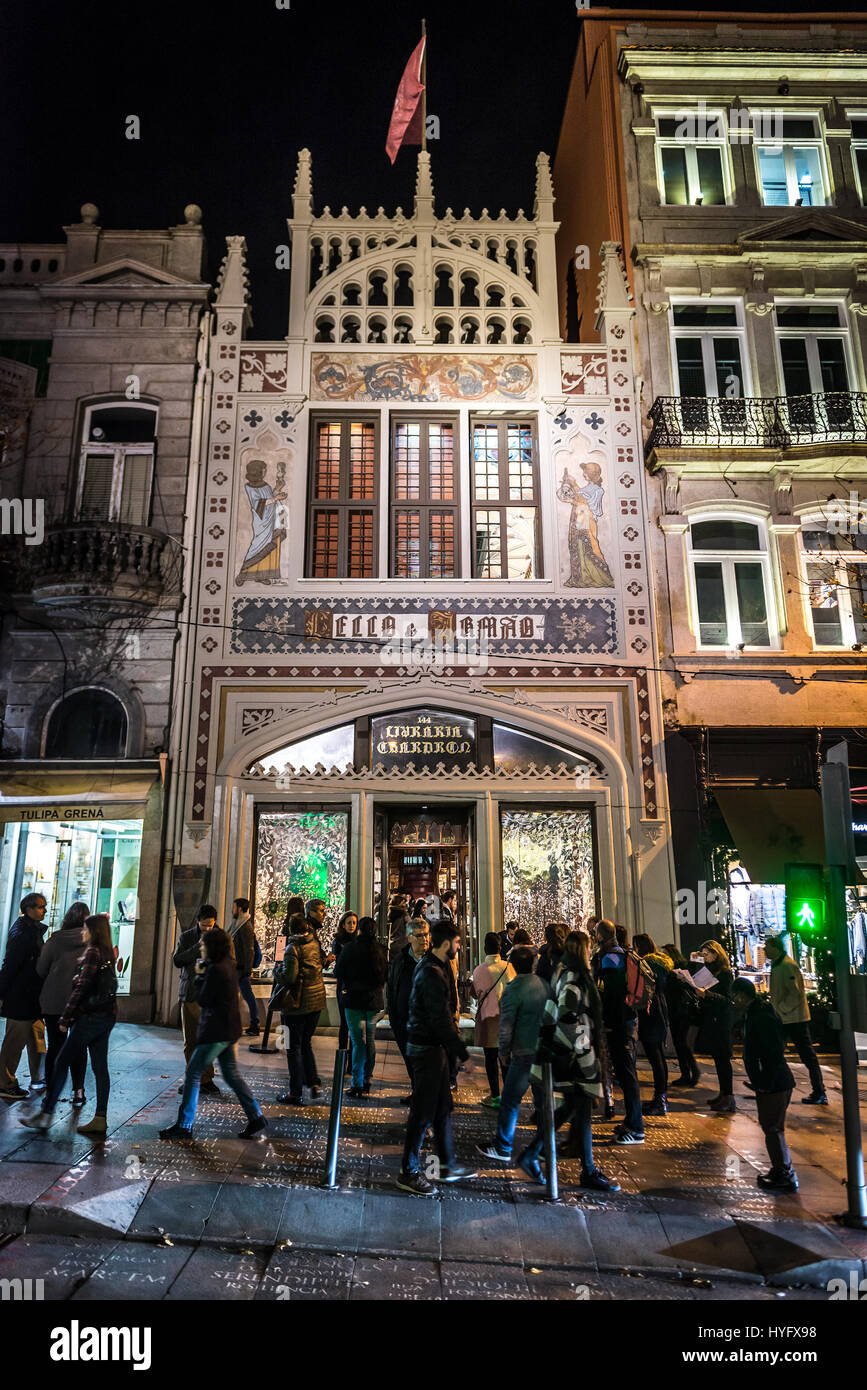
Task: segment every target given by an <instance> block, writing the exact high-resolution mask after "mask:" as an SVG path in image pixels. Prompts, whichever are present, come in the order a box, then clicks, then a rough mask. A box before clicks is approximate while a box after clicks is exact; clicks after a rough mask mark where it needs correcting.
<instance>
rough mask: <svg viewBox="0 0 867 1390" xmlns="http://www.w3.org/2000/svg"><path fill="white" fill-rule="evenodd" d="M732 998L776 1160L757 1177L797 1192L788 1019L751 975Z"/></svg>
mask: <svg viewBox="0 0 867 1390" xmlns="http://www.w3.org/2000/svg"><path fill="white" fill-rule="evenodd" d="M732 1003H733V1004H734V1007H735V1009H736V1010H737V1012H738V1013H739V1014H742V1015H743V1020H744V1067H745V1069H746V1073H747V1076H748V1077H749V1079H750V1084H751V1085H752V1086H753V1088H754V1089H755V1093H756V1105H757V1107H758V1112H759V1124H760V1125H761V1127H762V1130H763V1131H764V1135H765V1146H766V1148H767V1150H768V1157H769V1158H770V1160H771V1171H770V1172H769V1173H760V1174H759V1176H758V1178H757V1180H756V1181H757V1182H758V1185H759V1187H764V1188H767V1189H768V1190H770V1191H771V1192H797V1190H798V1179H797V1176H796V1174H795V1171H794V1169H793V1168H792V1158H791V1155H790V1153H789V1148H788V1145H787V1144H786V1111H787V1110H788V1108H789V1101H790V1100H791V1099H792V1091H793V1090H794V1087H795V1078H794V1077H793V1076H792V1073H791V1071H790V1070H789V1065H788V1063H787V1062H786V1060H785V1057H784V1056H783V1053H784V1050H785V1046H786V1042H785V1037H784V1034H783V1025H782V1023H781V1022H780V1020H779V1018H778V1017H777V1015H776V1013H775V1012H774V1007H773V1005H772V1004H771V1001H770V999H769V998H768V997H767V995H761V994H757V993H756V987H755V985H754V984H753V983H752V981H751V980H742V979H738V980H735V982H734V984H733V985H732Z"/></svg>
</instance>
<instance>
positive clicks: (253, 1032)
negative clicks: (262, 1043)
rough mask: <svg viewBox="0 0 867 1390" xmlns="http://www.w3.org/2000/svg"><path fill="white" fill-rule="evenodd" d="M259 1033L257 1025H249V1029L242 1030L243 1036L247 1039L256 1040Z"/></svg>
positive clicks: (259, 1029)
mask: <svg viewBox="0 0 867 1390" xmlns="http://www.w3.org/2000/svg"><path fill="white" fill-rule="evenodd" d="M261 1031H262V1029H261V1028H260V1027H259V1025H258V1023H251V1024H250V1027H249V1028H245V1029H244V1036H245V1037H247V1038H258V1036H259V1034H260V1033H261Z"/></svg>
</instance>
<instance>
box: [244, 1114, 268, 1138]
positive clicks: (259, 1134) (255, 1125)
mask: <svg viewBox="0 0 867 1390" xmlns="http://www.w3.org/2000/svg"><path fill="white" fill-rule="evenodd" d="M267 1128H268V1121H267V1120H266V1119H265V1116H264V1115H260V1116H259V1118H258V1120H250V1121H249V1122H248V1124H247V1128H246V1129H242V1130H241V1132H240V1134H239V1135H238V1138H239V1139H264V1138H265V1131H266V1129H267Z"/></svg>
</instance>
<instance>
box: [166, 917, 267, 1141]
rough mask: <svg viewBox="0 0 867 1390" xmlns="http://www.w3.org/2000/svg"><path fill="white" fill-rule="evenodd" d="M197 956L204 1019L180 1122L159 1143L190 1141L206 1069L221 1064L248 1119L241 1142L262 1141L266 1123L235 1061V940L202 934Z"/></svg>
mask: <svg viewBox="0 0 867 1390" xmlns="http://www.w3.org/2000/svg"><path fill="white" fill-rule="evenodd" d="M199 951H200V959H199V961H198V962H197V963H196V967H195V970H196V975H197V977H198V978H199V989H198V994H197V996H196V997H197V1001H198V1004H199V1007H200V1008H201V1011H202V1016H201V1019H200V1021H199V1028H198V1032H197V1033H196V1045H195V1047H194V1048H193V1053H192V1056H191V1057H190V1060H189V1062H188V1063H187V1074H186V1076H185V1078H184V1093H183V1095H182V1097H181V1103H180V1106H179V1108H178V1118H177V1122H176V1123H175V1124H173V1125H171V1126H170V1127H169V1128H168V1129H161V1130H160V1138H161V1139H182V1140H185V1139H190V1138H191V1137H192V1132H193V1121H194V1120H195V1118H196V1110H197V1108H198V1104H199V1087H200V1085H201V1080H202V1076H203V1074H204V1072H205V1070H206V1069H207V1068H208V1067H212V1066H213V1065H214V1062H217V1061H218V1062H219V1064H220V1071H221V1072H222V1074H223V1080H224V1081H225V1082H226V1085H227V1086H229V1088H230V1089H231V1090H233V1091H234V1092H235V1095H236V1096H237V1097H238V1101H239V1103H240V1105H241V1109H242V1110H243V1111H244V1114H245V1115H246V1116H247V1128H246V1129H244V1130H242V1131H241V1133H240V1134H239V1135H238V1138H239V1139H263V1138H264V1137H265V1130H266V1128H267V1121H266V1120H265V1117H264V1116H263V1114H262V1111H261V1108H260V1106H259V1104H258V1102H257V1101H256V1100H255V1098H254V1096H253V1094H252V1092H251V1091H250V1088H249V1087H248V1086H247V1084H246V1083H245V1082H244V1081H243V1080H242V1078H241V1075H240V1073H239V1071H238V1059H237V1056H236V1055H235V1044H236V1043H237V1041H238V1039H239V1038H240V1036H241V1008H240V1004H239V994H238V971H237V968H236V966H235V957H234V952H233V950H232V938H231V937H230V936H229V933H228V932H225V931H223V929H222V928H221V927H213V928H212V929H211V930H210V931H206V932H203V933H202V939H201V942H200V944H199Z"/></svg>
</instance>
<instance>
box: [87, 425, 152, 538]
mask: <svg viewBox="0 0 867 1390" xmlns="http://www.w3.org/2000/svg"><path fill="white" fill-rule="evenodd" d="M156 430H157V409H156V406H153V405H136V406H133V405H127V404H126V403H124V402H121V401H117V402H110V403H108V404H105V405H92V406H88V408H87V410H86V411H85V415H84V429H83V442H82V448H81V463H80V467H79V470H78V488H77V492H76V498H75V516H76V520H78V521H117V522H122V523H124V524H126V525H129V526H146V525H147V523H148V517H149V515H150V502H151V486H152V482H153V467H154V440H155V438H156Z"/></svg>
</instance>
